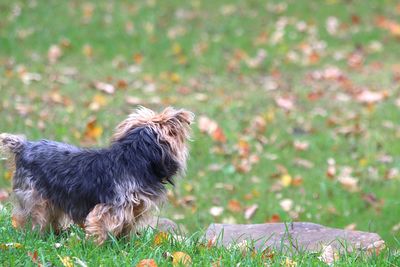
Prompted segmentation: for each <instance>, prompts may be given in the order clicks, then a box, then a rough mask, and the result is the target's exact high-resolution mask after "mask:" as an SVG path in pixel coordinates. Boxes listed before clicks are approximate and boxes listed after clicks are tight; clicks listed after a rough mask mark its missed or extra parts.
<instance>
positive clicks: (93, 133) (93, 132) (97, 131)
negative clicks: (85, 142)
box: [84, 119, 103, 140]
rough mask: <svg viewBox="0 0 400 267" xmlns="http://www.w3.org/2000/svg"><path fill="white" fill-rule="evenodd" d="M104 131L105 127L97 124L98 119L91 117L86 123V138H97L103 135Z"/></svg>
mask: <svg viewBox="0 0 400 267" xmlns="http://www.w3.org/2000/svg"><path fill="white" fill-rule="evenodd" d="M102 133H103V128H101V126H99V125H97V122H96V119H91V120H90V121H89V122H88V123H87V125H86V130H85V133H84V136H85V138H86V139H89V140H96V139H98V138H99V137H100V136H101V134H102Z"/></svg>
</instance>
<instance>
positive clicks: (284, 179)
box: [281, 173, 292, 187]
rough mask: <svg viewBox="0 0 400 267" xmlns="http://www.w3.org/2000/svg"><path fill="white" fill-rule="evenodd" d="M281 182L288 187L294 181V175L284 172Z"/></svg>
mask: <svg viewBox="0 0 400 267" xmlns="http://www.w3.org/2000/svg"><path fill="white" fill-rule="evenodd" d="M281 183H282V185H283V186H284V187H288V186H289V185H290V184H291V183H292V176H290V175H289V174H287V173H286V174H284V175H282V176H281Z"/></svg>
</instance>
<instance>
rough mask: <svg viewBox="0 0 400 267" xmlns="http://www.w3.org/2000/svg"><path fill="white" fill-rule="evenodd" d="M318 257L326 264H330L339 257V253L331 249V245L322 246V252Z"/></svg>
mask: <svg viewBox="0 0 400 267" xmlns="http://www.w3.org/2000/svg"><path fill="white" fill-rule="evenodd" d="M318 259H319V260H320V261H322V262H324V263H326V264H328V265H332V264H333V263H334V262H335V261H337V260H338V259H339V254H337V253H336V252H335V251H334V250H333V248H332V246H331V245H328V246H323V249H322V254H321V256H320V257H318Z"/></svg>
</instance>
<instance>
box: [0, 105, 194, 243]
mask: <svg viewBox="0 0 400 267" xmlns="http://www.w3.org/2000/svg"><path fill="white" fill-rule="evenodd" d="M193 117H194V116H193V114H192V113H191V112H188V111H185V110H175V109H173V108H166V109H165V110H164V111H163V112H161V113H159V114H156V113H154V112H153V111H151V110H149V109H146V108H139V109H138V110H136V111H135V112H134V113H132V114H131V115H129V117H128V118H127V119H126V120H124V121H123V122H122V123H121V124H119V125H118V126H117V128H116V131H115V133H114V135H113V137H112V142H111V144H110V146H109V147H107V148H101V149H88V148H78V147H75V146H72V145H68V144H64V143H59V142H54V141H48V140H41V141H27V140H26V139H25V138H24V137H22V136H18V135H11V134H1V135H0V150H1V151H3V152H4V154H6V155H7V158H8V159H9V162H10V167H11V169H12V170H13V172H14V175H13V192H14V195H15V199H16V203H15V204H16V205H15V208H14V210H13V217H12V222H13V225H14V226H15V227H24V226H25V224H26V222H27V220H28V219H31V221H32V225H33V226H34V227H37V228H38V229H39V230H40V231H44V230H46V229H48V228H49V227H50V226H51V227H53V229H55V230H57V229H59V226H60V224H61V223H62V221H63V220H64V219H65V218H67V219H70V220H72V221H73V222H75V223H77V224H81V225H84V228H85V231H86V233H87V235H88V236H93V237H94V238H95V241H96V242H97V243H98V244H101V243H103V242H104V241H105V240H106V239H107V237H108V234H112V235H114V236H121V235H127V234H129V233H131V232H132V231H135V230H137V228H138V227H139V226H141V225H143V224H144V223H145V222H146V218H148V217H149V215H151V211H152V210H153V209H154V208H157V206H158V205H159V204H160V202H162V201H163V200H164V199H165V194H166V189H165V184H166V183H171V184H173V177H174V176H176V175H178V174H182V173H183V172H184V170H185V168H186V159H187V157H188V149H187V145H186V142H187V140H188V139H189V134H190V128H189V125H190V124H191V122H192V121H193Z"/></svg>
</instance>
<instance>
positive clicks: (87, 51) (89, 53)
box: [82, 44, 93, 58]
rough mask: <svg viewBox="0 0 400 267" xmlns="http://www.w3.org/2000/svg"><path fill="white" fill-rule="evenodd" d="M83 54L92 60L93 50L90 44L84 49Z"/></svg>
mask: <svg viewBox="0 0 400 267" xmlns="http://www.w3.org/2000/svg"><path fill="white" fill-rule="evenodd" d="M82 53H83V55H84V56H85V57H86V58H92V57H93V48H92V46H91V45H89V44H85V45H84V46H83V48H82Z"/></svg>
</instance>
